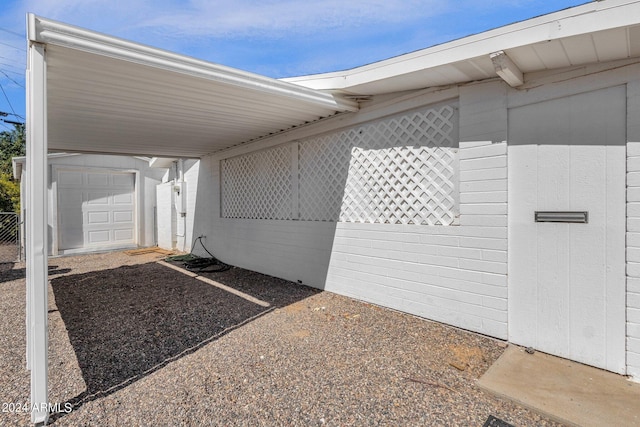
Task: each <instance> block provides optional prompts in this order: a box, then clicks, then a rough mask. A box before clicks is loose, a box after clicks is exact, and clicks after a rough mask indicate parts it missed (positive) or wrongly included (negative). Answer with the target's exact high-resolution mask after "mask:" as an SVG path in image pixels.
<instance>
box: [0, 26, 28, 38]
mask: <svg viewBox="0 0 640 427" xmlns="http://www.w3.org/2000/svg"><path fill="white" fill-rule="evenodd" d="M0 31H4V32H5V33H9V34H13V35H14V36H16V37H20V38H21V39H24V38H25V36H24V34H20V33H16V32H15V31H11V30H7V29H6V28H2V27H0Z"/></svg>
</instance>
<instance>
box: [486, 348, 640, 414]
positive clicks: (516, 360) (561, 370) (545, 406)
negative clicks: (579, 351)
mask: <svg viewBox="0 0 640 427" xmlns="http://www.w3.org/2000/svg"><path fill="white" fill-rule="evenodd" d="M478 385H479V386H480V387H481V388H483V389H484V390H486V391H488V392H490V393H493V394H496V395H498V396H500V397H503V398H507V399H510V400H513V401H515V402H517V403H519V404H521V405H524V406H526V407H528V408H531V409H533V410H535V411H539V412H540V413H542V414H544V415H546V416H548V417H550V418H552V419H555V420H556V421H559V422H562V423H564V424H568V425H575V426H585V427H586V426H605V425H616V426H640V384H638V383H634V382H631V381H629V380H628V379H627V378H625V377H623V376H621V375H616V374H613V373H610V372H607V371H603V370H601V369H597V368H593V367H591V366H586V365H583V364H580V363H576V362H572V361H569V360H566V359H561V358H559V357H554V356H550V355H548V354H544V353H540V352H535V353H534V354H528V353H526V352H525V351H524V349H523V348H521V347H518V346H514V345H510V346H509V347H508V348H507V350H506V351H505V352H504V353H503V355H502V356H500V358H499V359H498V360H497V361H496V362H495V363H494V364H493V365H492V366H491V367H490V368H489V370H487V372H486V373H485V374H484V375H483V376H482V377H481V378H480V379H479V380H478Z"/></svg>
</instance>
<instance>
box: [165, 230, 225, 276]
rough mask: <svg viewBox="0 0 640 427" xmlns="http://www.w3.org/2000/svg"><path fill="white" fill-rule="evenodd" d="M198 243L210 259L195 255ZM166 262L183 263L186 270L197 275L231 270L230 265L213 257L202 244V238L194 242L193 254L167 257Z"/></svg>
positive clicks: (192, 246)
mask: <svg viewBox="0 0 640 427" xmlns="http://www.w3.org/2000/svg"><path fill="white" fill-rule="evenodd" d="M196 242H200V245H201V246H202V249H204V251H205V252H206V253H208V254H209V256H210V258H206V257H200V256H198V255H194V254H193V250H194V249H195V247H196ZM166 260H167V261H181V262H182V265H183V266H184V268H186V269H187V270H189V271H193V272H195V273H213V272H221V271H226V270H228V269H230V268H231V266H230V265H227V264H225V263H223V262H222V261H220V260H219V259H217V258H216V257H215V256H213V254H212V253H211V252H209V250H208V249H207V247H206V246H205V245H204V243H202V236H199V237H198V238H197V239H196V240H194V241H193V245H191V253H189V254H188V255H177V256H172V257H167V258H166Z"/></svg>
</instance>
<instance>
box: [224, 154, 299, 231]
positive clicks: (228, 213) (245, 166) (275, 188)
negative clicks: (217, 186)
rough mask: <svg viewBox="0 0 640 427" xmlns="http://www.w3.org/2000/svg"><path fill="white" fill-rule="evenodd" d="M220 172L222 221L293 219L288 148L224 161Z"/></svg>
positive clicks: (290, 163) (290, 161) (292, 189)
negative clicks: (226, 219) (224, 219)
mask: <svg viewBox="0 0 640 427" xmlns="http://www.w3.org/2000/svg"><path fill="white" fill-rule="evenodd" d="M221 168H222V170H221V175H222V200H221V201H222V205H221V208H222V212H221V213H222V217H223V218H250V219H291V218H292V200H293V191H294V188H293V183H292V171H291V169H292V156H291V145H284V146H278V147H275V148H271V149H268V150H264V151H257V152H255V153H251V154H246V155H243V156H238V157H232V158H230V159H225V160H223V161H222V162H221ZM296 190H297V189H296Z"/></svg>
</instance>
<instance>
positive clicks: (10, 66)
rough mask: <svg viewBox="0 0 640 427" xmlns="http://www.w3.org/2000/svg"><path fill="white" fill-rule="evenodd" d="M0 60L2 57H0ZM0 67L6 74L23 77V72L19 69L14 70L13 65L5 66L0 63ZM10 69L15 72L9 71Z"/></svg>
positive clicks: (4, 63)
mask: <svg viewBox="0 0 640 427" xmlns="http://www.w3.org/2000/svg"><path fill="white" fill-rule="evenodd" d="M0 58H2V56H0ZM0 66H3V67H4V71H6V72H7V73H12V74H17V75H19V76H22V77H24V70H21V69H20V68H15V67H14V66H13V65H11V64H7V63H6V62H0ZM7 67H9V68H7ZM10 68H15V70H11V69H10Z"/></svg>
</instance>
